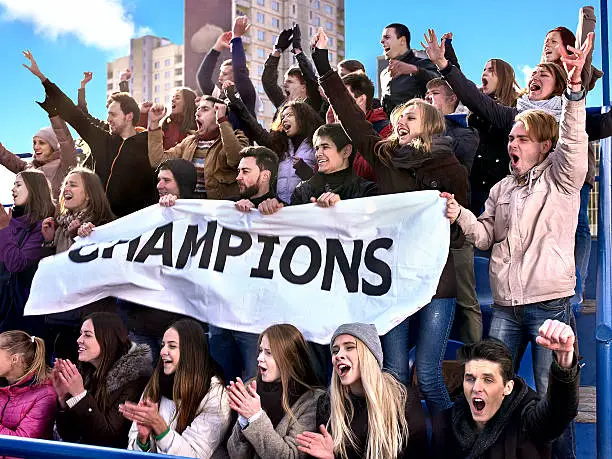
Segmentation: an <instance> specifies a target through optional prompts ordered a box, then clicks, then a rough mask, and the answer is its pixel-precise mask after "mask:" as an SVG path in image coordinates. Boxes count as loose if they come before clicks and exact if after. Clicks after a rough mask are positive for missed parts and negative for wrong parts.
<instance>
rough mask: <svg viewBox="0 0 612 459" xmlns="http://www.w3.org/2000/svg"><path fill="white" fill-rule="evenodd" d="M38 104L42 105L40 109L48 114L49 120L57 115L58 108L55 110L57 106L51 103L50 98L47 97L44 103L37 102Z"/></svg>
mask: <svg viewBox="0 0 612 459" xmlns="http://www.w3.org/2000/svg"><path fill="white" fill-rule="evenodd" d="M36 103H37V104H38V105H40V108H42V109H43V110H44V111H46V112H47V114H48V115H49V118H51V117H52V116H56V115H57V108H55V105H53V104H52V103H51V101H50V100H49V98H48V97H45V100H44V101H43V102H38V101H36Z"/></svg>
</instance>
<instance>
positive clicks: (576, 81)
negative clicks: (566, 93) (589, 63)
mask: <svg viewBox="0 0 612 459" xmlns="http://www.w3.org/2000/svg"><path fill="white" fill-rule="evenodd" d="M594 40H595V34H593V32H590V33H589V34H588V35H587V39H586V40H585V42H584V43H583V44H582V46H581V47H580V49H576V48H574V47H573V46H568V47H567V50H566V49H564V48H563V46H559V52H560V53H561V62H563V67H564V68H565V71H566V72H567V81H568V84H573V85H581V84H582V81H580V78H581V77H580V74H581V72H582V68H583V67H584V62H585V60H586V58H587V56H588V55H589V53H590V52H591V49H593V41H594ZM568 51H571V52H572V53H573V54H569V53H568Z"/></svg>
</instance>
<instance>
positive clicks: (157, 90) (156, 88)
mask: <svg viewBox="0 0 612 459" xmlns="http://www.w3.org/2000/svg"><path fill="white" fill-rule="evenodd" d="M154 91H155V92H159V85H158V84H156V85H155V89H154Z"/></svg>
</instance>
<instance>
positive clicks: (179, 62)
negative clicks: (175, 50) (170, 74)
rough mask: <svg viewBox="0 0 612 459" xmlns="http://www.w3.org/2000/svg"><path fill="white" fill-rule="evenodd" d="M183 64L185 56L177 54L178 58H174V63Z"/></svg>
mask: <svg viewBox="0 0 612 459" xmlns="http://www.w3.org/2000/svg"><path fill="white" fill-rule="evenodd" d="M182 62H183V55H182V54H177V55H176V56H174V63H175V64H181V63H182Z"/></svg>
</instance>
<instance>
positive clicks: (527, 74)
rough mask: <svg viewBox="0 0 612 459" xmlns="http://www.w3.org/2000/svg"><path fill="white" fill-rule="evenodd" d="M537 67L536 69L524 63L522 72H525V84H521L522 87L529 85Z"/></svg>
mask: <svg viewBox="0 0 612 459" xmlns="http://www.w3.org/2000/svg"><path fill="white" fill-rule="evenodd" d="M535 69H536V68H535V67H530V66H528V65H523V66H522V67H521V72H522V73H523V84H522V85H521V87H522V88H526V87H527V84H528V83H529V79H530V78H531V74H532V73H533V71H534V70H535Z"/></svg>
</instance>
